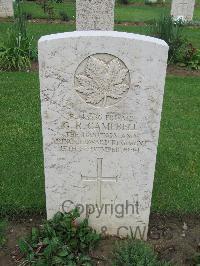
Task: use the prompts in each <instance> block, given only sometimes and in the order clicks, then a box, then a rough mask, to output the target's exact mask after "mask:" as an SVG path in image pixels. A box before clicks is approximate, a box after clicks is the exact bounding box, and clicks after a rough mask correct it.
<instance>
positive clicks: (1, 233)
mask: <svg viewBox="0 0 200 266" xmlns="http://www.w3.org/2000/svg"><path fill="white" fill-rule="evenodd" d="M6 227H7V222H6V221H5V220H0V248H1V247H2V246H3V245H4V244H5V242H6V237H5V230H6Z"/></svg>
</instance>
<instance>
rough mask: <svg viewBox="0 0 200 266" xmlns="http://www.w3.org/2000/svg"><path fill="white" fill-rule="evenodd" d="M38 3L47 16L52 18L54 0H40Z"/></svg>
mask: <svg viewBox="0 0 200 266" xmlns="http://www.w3.org/2000/svg"><path fill="white" fill-rule="evenodd" d="M38 3H39V4H40V5H41V7H42V9H43V11H44V13H47V14H48V16H49V18H50V19H52V18H53V17H54V6H53V3H54V0H40V1H39V2H38Z"/></svg>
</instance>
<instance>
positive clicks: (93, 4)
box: [76, 0, 115, 30]
mask: <svg viewBox="0 0 200 266" xmlns="http://www.w3.org/2000/svg"><path fill="white" fill-rule="evenodd" d="M114 6H115V0H84V1H83V0H76V30H113V29H114Z"/></svg>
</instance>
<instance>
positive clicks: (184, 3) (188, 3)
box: [171, 0, 195, 21]
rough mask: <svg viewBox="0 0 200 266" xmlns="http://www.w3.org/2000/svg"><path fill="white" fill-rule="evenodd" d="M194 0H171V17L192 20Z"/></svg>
mask: <svg viewBox="0 0 200 266" xmlns="http://www.w3.org/2000/svg"><path fill="white" fill-rule="evenodd" d="M194 6H195V0H173V1H172V7H171V15H172V16H173V17H174V18H175V19H179V18H182V19H183V20H187V21H190V20H192V18H193V13H194Z"/></svg>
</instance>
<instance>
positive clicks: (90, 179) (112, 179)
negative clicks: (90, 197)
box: [81, 158, 117, 206]
mask: <svg viewBox="0 0 200 266" xmlns="http://www.w3.org/2000/svg"><path fill="white" fill-rule="evenodd" d="M102 166H103V158H97V176H96V177H89V176H83V175H81V180H83V181H88V182H95V181H96V182H97V192H98V195H99V200H98V204H99V206H101V191H102V188H101V185H102V183H103V182H117V176H114V177H103V175H102Z"/></svg>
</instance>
